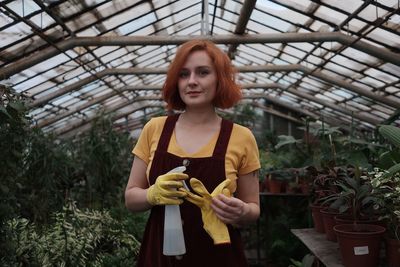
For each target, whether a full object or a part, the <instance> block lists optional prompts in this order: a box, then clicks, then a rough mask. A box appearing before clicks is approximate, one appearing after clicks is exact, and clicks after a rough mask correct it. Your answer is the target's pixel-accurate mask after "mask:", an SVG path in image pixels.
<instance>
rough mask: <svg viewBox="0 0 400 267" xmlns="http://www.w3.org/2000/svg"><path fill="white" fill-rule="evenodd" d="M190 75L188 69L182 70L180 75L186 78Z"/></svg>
mask: <svg viewBox="0 0 400 267" xmlns="http://www.w3.org/2000/svg"><path fill="white" fill-rule="evenodd" d="M188 76H189V73H188V72H186V71H182V72H180V73H179V77H180V78H186V77H188Z"/></svg>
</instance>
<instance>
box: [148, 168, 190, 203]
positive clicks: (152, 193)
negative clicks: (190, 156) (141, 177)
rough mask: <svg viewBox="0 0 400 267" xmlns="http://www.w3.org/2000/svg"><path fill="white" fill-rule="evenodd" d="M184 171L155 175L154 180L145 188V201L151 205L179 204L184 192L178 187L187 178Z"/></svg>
mask: <svg viewBox="0 0 400 267" xmlns="http://www.w3.org/2000/svg"><path fill="white" fill-rule="evenodd" d="M187 178H188V175H187V174H185V173H167V174H164V175H160V176H158V177H157V179H156V182H155V183H154V184H153V185H152V186H150V187H149V189H148V190H147V195H146V198H147V201H148V202H149V203H150V204H151V205H153V206H154V205H179V204H182V202H183V199H182V198H183V197H185V196H186V194H187V193H186V192H183V191H179V190H178V189H179V188H181V187H182V186H183V182H182V181H183V180H185V179H187Z"/></svg>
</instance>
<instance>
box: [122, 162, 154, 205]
mask: <svg viewBox="0 0 400 267" xmlns="http://www.w3.org/2000/svg"><path fill="white" fill-rule="evenodd" d="M146 170H147V164H146V162H144V161H143V160H141V159H140V158H138V157H136V156H135V158H134V160H133V164H132V168H131V173H130V175H129V180H128V184H127V186H126V189H125V206H126V207H127V208H128V209H129V210H130V211H145V210H148V209H150V208H151V207H152V206H151V205H150V204H149V203H148V201H147V198H146V195H147V188H148V187H149V183H148V181H147V178H146Z"/></svg>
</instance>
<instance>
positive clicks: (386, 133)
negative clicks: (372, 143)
mask: <svg viewBox="0 0 400 267" xmlns="http://www.w3.org/2000/svg"><path fill="white" fill-rule="evenodd" d="M379 133H380V134H381V135H382V136H383V137H385V138H386V139H388V140H389V142H391V143H392V144H393V145H395V146H396V147H398V148H400V128H399V127H396V126H393V125H382V126H381V127H379Z"/></svg>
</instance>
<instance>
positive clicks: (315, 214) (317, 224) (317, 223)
mask: <svg viewBox="0 0 400 267" xmlns="http://www.w3.org/2000/svg"><path fill="white" fill-rule="evenodd" d="M310 208H311V216H312V219H313V222H314V229H315V231H317V232H318V233H325V228H324V221H323V220H322V214H321V209H323V208H325V207H324V206H321V205H317V204H310Z"/></svg>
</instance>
